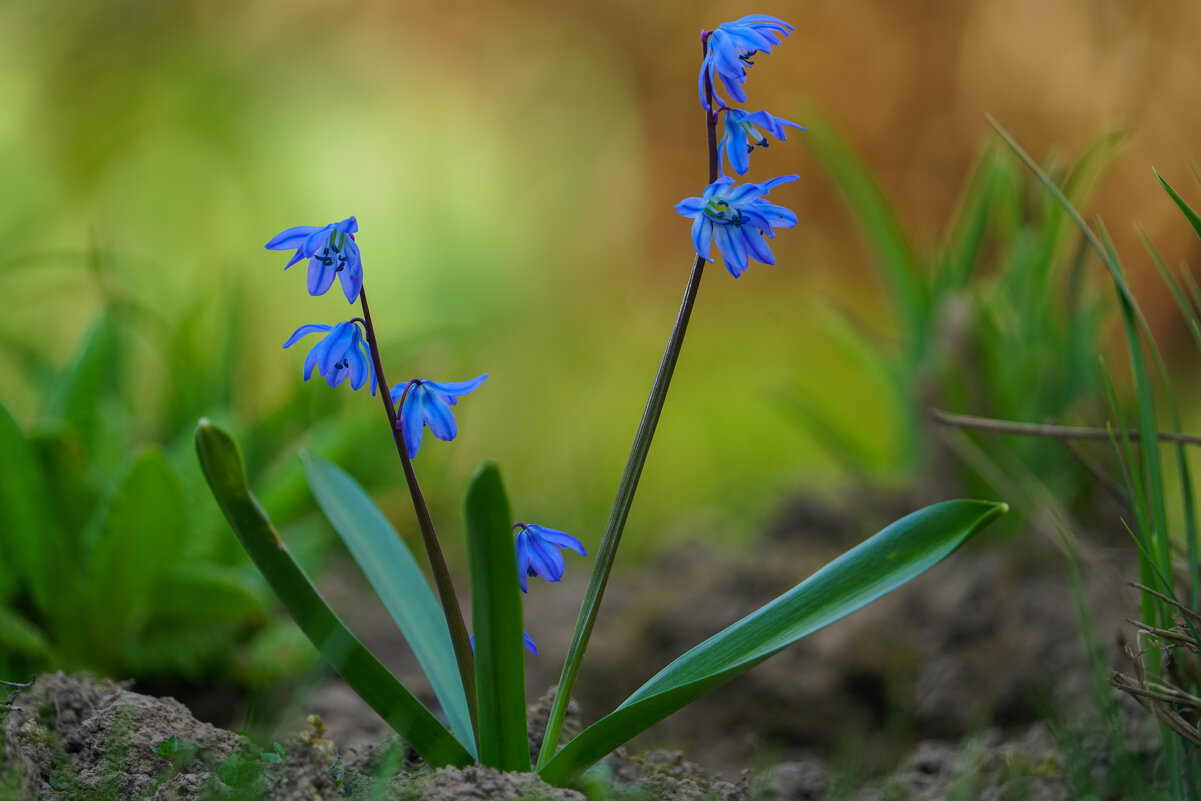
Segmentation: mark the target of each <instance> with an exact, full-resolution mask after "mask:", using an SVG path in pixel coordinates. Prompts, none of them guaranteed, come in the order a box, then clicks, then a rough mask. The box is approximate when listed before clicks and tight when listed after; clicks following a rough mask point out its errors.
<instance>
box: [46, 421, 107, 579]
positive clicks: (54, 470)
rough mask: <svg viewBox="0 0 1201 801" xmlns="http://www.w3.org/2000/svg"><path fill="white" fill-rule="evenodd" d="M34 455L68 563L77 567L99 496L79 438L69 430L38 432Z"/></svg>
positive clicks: (62, 428)
mask: <svg viewBox="0 0 1201 801" xmlns="http://www.w3.org/2000/svg"><path fill="white" fill-rule="evenodd" d="M30 444H31V445H32V446H33V449H34V451H35V452H36V454H37V457H38V462H39V464H40V465H41V470H42V475H43V476H45V483H46V490H47V494H48V496H49V497H50V498H52V499H53V501H52V502H51V504H50V513H51V514H53V515H54V516H55V517H57V518H58V523H59V526H60V528H61V529H62V532H63V545H64V553H63V556H62V558H63V559H64V560H65V561H66V562H67V563H68V564H73V565H75V564H79V560H80V559H81V556H82V554H81V549H82V542H81V538H82V535H83V532H84V530H85V529H86V528H87V525H88V522H89V521H90V520H92V518H93V516H94V515H95V513H96V504H97V503H98V501H99V496H98V494H97V492H96V490H95V488H94V487H93V486H92V485H91V484H90V483H89V481H88V469H87V467H88V465H87V459H86V457H85V454H84V452H83V445H82V444H81V443H80V441H79V436H78V435H77V434H76V433H75V431H74V430H73V429H71V428H64V427H60V428H58V429H54V430H49V431H37V432H35V433H34V434H33V436H31V437H30Z"/></svg>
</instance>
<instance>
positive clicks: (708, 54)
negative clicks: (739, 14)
mask: <svg viewBox="0 0 1201 801" xmlns="http://www.w3.org/2000/svg"><path fill="white" fill-rule="evenodd" d="M792 30H793V27H792V26H791V25H789V24H788V23H787V22H785V21H784V20H782V19H779V18H778V17H769V16H767V15H766V14H751V15H750V16H746V17H743V18H742V19H739V20H735V21H734V22H723V23H722V24H721V25H718V26H717V30H715V31H713V32H712V33H710V34H709V39H708V41H707V42H706V43H705V58H704V60H703V61H701V75H700V78H699V79H698V85H699V88H700V92H701V105H702V106H703V107H704V108H705V110H706V111H708V110H709V109H710V106H709V101H708V99H707V98H706V97H705V79H706V78H708V81H709V85H710V86H711V87H712V89H713V98H714V99H715V100H716V101H717V102H718V103H719V104H720V105H723V106H724V105H726V102H725V100H723V99H722V98H721V97H720V96H719V95H718V94H717V76H718V75H720V76H721V82H722V83H724V84H725V85H726V90H727V91H728V92H729V93H730V96H731V97H733V98H734V99H735V100H737V101H738V102H739V103H745V102H746V92H744V91H743V90H742V85H743V84H744V83H746V68H747V67H752V66H754V64H755V62H753V61H751V59H752V58H753V57H754V56H755V54H756V53H758V52H759V51H760V50H762V51H763V52H764V53H770V52H771V49H772V47H774V46H775V45H778V44H780V43H781V42H782V41H783V39H781V38H780V37H781V36H787V35H788V34H789V32H790V31H792Z"/></svg>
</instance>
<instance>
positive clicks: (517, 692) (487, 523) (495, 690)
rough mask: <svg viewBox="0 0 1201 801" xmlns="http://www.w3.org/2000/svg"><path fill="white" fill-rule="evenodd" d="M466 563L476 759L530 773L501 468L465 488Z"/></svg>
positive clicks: (513, 560) (481, 473) (517, 601)
mask: <svg viewBox="0 0 1201 801" xmlns="http://www.w3.org/2000/svg"><path fill="white" fill-rule="evenodd" d="M467 557H468V561H469V563H470V566H471V622H472V626H473V627H474V628H475V686H476V698H477V702H478V703H479V722H480V761H481V762H483V763H484V764H485V765H488V766H490V767H494V768H497V769H498V770H517V771H528V770H529V769H530V746H529V736H528V734H527V732H526V719H525V652H524V650H523V648H524V646H523V644H522V636H521V631H522V629H521V592H520V590H519V588H518V586H517V554H516V552H515V551H514V548H513V516H512V514H511V513H510V511H509V499H508V497H507V496H506V495H505V488H504V485H503V484H502V483H501V480H500V470H498V469H497V467H496V465H495V464H494V463H492V462H484V463H483V464H482V465H480V467H479V469H478V470H476V471H475V475H474V476H472V478H471V486H469V487H468V488H467Z"/></svg>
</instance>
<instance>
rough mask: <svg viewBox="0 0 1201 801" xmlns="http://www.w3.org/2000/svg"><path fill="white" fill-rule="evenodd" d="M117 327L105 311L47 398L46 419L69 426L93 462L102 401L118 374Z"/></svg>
mask: <svg viewBox="0 0 1201 801" xmlns="http://www.w3.org/2000/svg"><path fill="white" fill-rule="evenodd" d="M117 346H118V342H117V325H116V320H115V318H114V315H113V313H112V311H111V310H105V311H104V312H103V313H102V314H101V315H100V316H99V317H98V318H97V319H96V321H95V322H94V323H92V326H91V328H90V329H89V330H88V333H87V335H86V336H85V337H84V339H83V341H82V342H81V343H80V345H79V349H78V350H77V351H76V353H75V356H74V358H73V359H72V360H71V362H70V364H69V365H68V366H67V367H66V369H64V371H63V372H62V374H61V375H60V376H59V378H58V380H57V381H56V382H55V385H54V387H53V389H52V391H51V394H50V402H49V404H48V406H47V409H46V412H47V414H46V416H47V417H48V419H50V420H52V421H62V422H65V423H67V424H68V425H70V426H71V427H72V428H74V429H75V430H76V431H77V432H79V436H80V438H81V439H82V440H83V442H84V444H85V445H86V446H87V447H88V449H89V456H90V457H91V458H92V459H96V458H97V457H98V456H100V455H99V454H97V453H95V451H94V447H93V446H94V445H95V444H96V442H97V441H99V440H100V438H101V428H102V426H103V425H104V422H103V421H102V417H101V415H102V412H101V399H102V397H103V396H104V395H106V394H107V393H108V392H110V391H111V390H112V388H113V384H114V376H115V375H116V373H117V361H118V355H117Z"/></svg>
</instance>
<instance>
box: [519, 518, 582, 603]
mask: <svg viewBox="0 0 1201 801" xmlns="http://www.w3.org/2000/svg"><path fill="white" fill-rule="evenodd" d="M514 528H515V529H517V540H516V542H514V545H515V547H516V548H517V580H518V581H519V582H521V591H522V592H529V588H528V587H527V586H526V581H525V580H526V577H527V576H541V577H542V578H544V579H546V580H547V581H559V580H560V579H562V578H563V571H564V570H566V569H567V563H566V562H565V561H564V560H563V554H561V553H559V549H560V548H570V549H571V550H573V551H575V552H576V553H578V554H579V555H580V556H587V555H588V552H587V551H585V550H584V545H583V544H582V543H581V542H580V541H579V540H577V539H576V538H575V537H573V536H571V535H570V534H564V533H563V532H562V531H556V530H555V529H553V528H544V527H543V526H535V525H534V524H533V523H518V524H517V525H516V526H514Z"/></svg>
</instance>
